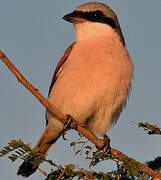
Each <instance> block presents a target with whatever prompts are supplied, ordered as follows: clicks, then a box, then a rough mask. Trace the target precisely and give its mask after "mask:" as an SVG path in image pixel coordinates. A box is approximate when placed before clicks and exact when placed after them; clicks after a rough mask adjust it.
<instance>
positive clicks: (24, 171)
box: [17, 157, 39, 177]
mask: <svg viewBox="0 0 161 180" xmlns="http://www.w3.org/2000/svg"><path fill="white" fill-rule="evenodd" d="M34 158H35V157H33V159H34ZM33 159H29V160H27V161H24V162H23V163H22V164H21V166H20V167H19V169H18V172H17V175H21V176H23V177H29V176H30V175H31V174H33V173H34V172H35V171H36V170H37V168H38V167H39V164H37V165H36V166H35V165H34V164H33Z"/></svg>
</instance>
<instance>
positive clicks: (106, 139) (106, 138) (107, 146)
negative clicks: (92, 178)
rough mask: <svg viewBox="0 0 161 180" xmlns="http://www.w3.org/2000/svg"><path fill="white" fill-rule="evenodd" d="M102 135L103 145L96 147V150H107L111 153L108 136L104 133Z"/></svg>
mask: <svg viewBox="0 0 161 180" xmlns="http://www.w3.org/2000/svg"><path fill="white" fill-rule="evenodd" d="M103 137H104V139H103V146H102V147H101V148H98V150H97V152H99V151H103V152H104V153H105V152H107V153H109V154H111V147H110V138H109V137H108V136H107V135H106V134H105V135H104V136H103Z"/></svg>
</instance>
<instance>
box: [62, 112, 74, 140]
mask: <svg viewBox="0 0 161 180" xmlns="http://www.w3.org/2000/svg"><path fill="white" fill-rule="evenodd" d="M71 128H72V129H76V128H77V122H76V121H75V120H74V119H73V118H72V116H71V115H70V114H66V121H65V123H64V130H63V134H62V136H63V139H64V140H67V139H66V138H65V135H66V134H67V130H69V129H71Z"/></svg>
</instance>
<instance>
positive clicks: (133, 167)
mask: <svg viewBox="0 0 161 180" xmlns="http://www.w3.org/2000/svg"><path fill="white" fill-rule="evenodd" d="M87 142H88V141H76V142H72V143H71V144H70V146H71V147H73V148H74V151H75V154H80V155H82V152H85V155H86V157H85V158H86V159H88V160H90V163H89V167H90V168H92V167H93V166H96V165H97V164H98V163H100V162H102V161H107V160H112V161H114V162H115V163H116V164H117V170H115V171H111V172H95V171H91V170H85V169H83V168H79V167H78V166H76V165H72V164H69V165H66V166H65V167H62V166H61V165H57V164H56V163H54V162H53V161H52V160H47V159H46V158H45V156H44V155H42V154H40V153H38V152H37V150H36V149H32V148H31V147H30V144H25V143H24V142H23V141H22V140H19V141H17V140H12V141H11V142H10V143H8V146H5V147H3V148H2V149H1V150H0V157H3V156H5V155H7V156H8V158H9V159H11V160H12V161H15V160H17V159H18V158H20V159H23V160H26V161H27V160H30V161H31V163H32V165H33V167H37V166H38V165H39V164H40V163H42V162H44V161H45V162H47V163H49V164H50V165H51V166H52V167H53V169H52V170H51V172H50V173H49V174H48V176H47V177H46V180H55V179H69V180H71V179H75V178H77V179H98V180H108V179H109V180H113V179H118V178H120V180H122V179H123V180H129V179H131V180H132V179H136V178H137V179H138V178H139V173H140V172H139V169H140V163H139V162H136V161H134V160H129V159H122V160H121V161H118V160H117V159H116V158H115V157H113V156H112V155H111V154H109V153H107V152H105V153H104V152H100V151H98V152H94V147H91V146H90V145H88V144H87ZM157 162H158V161H157ZM159 162H161V158H160V159H159ZM151 164H152V163H151ZM148 165H149V166H150V163H149V164H148Z"/></svg>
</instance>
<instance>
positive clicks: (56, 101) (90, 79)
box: [17, 2, 134, 177]
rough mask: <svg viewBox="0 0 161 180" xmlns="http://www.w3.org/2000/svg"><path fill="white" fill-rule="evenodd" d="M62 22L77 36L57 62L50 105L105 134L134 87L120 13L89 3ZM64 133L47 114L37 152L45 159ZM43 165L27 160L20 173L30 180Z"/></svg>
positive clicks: (114, 121) (130, 61)
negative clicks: (119, 18)
mask: <svg viewBox="0 0 161 180" xmlns="http://www.w3.org/2000/svg"><path fill="white" fill-rule="evenodd" d="M63 19H64V20H66V21H68V22H70V23H72V24H73V25H74V29H75V36H76V38H75V42H73V43H72V44H71V45H70V46H69V47H68V48H67V49H66V51H65V53H64V55H63V56H62V58H61V59H60V61H59V62H58V64H57V67H56V69H55V72H54V75H53V79H52V83H51V85H50V88H49V95H48V101H49V103H51V104H52V105H53V106H54V107H56V108H57V109H58V110H60V111H61V112H62V113H63V114H71V115H72V117H74V118H75V119H76V121H77V122H78V123H79V124H80V125H82V126H83V127H85V128H86V129H88V130H89V131H91V132H92V133H94V134H95V135H97V136H103V135H105V134H106V131H107V130H108V129H109V128H110V127H111V126H112V125H114V124H115V123H116V121H117V120H118V118H119V116H120V113H121V112H122V110H123V108H124V107H125V105H126V102H127V99H128V97H129V93H130V91H131V89H132V86H131V81H132V77H133V71H134V68H133V63H132V59H131V57H130V55H129V53H128V50H127V49H126V45H125V40H124V37H123V34H122V31H121V28H120V24H119V21H118V18H117V15H116V14H115V12H114V11H113V10H112V9H111V8H110V7H109V6H108V5H106V4H104V3H100V2H88V3H85V4H81V5H79V6H78V7H77V8H75V9H74V11H73V12H71V13H69V14H67V15H65V16H64V17H63ZM63 131H64V125H63V123H62V122H61V121H60V120H59V119H58V118H57V117H56V116H55V115H54V114H52V113H51V112H50V111H48V110H46V128H45V130H44V132H43V134H42V136H41V137H40V139H39V141H38V143H37V144H36V145H35V148H36V149H38V152H39V153H41V154H44V155H45V156H46V155H47V152H48V150H49V149H50V148H51V147H52V145H54V143H55V142H56V141H57V140H58V139H59V137H60V136H61V135H62V134H63ZM38 166H39V165H37V166H36V167H35V166H34V167H33V165H32V163H31V160H30V159H28V160H26V161H24V162H23V163H22V165H21V166H20V167H19V170H18V172H17V174H18V175H22V176H24V177H28V176H30V175H31V174H32V173H34V172H35V171H36V169H37V168H38Z"/></svg>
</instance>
